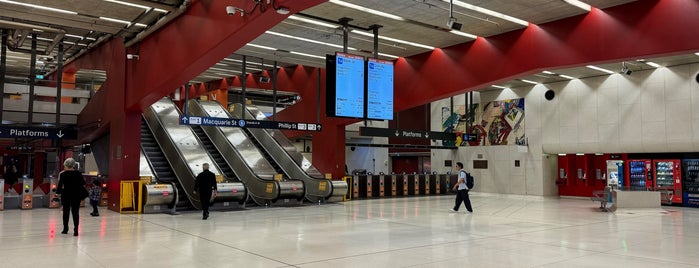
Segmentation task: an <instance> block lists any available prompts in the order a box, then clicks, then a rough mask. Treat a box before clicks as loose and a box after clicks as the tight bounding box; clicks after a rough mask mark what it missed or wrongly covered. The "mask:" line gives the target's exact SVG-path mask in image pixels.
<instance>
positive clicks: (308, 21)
mask: <svg viewBox="0 0 699 268" xmlns="http://www.w3.org/2000/svg"><path fill="white" fill-rule="evenodd" d="M289 18H290V19H292V20H297V21H301V22H305V23H310V24H313V25H318V26H323V27H327V28H331V29H335V28H338V27H340V26H339V25H335V24H330V23H327V22H322V21H317V20H312V19H307V18H303V17H300V16H297V15H291V16H289Z"/></svg>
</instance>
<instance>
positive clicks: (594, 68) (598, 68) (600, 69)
mask: <svg viewBox="0 0 699 268" xmlns="http://www.w3.org/2000/svg"><path fill="white" fill-rule="evenodd" d="M585 67H587V68H590V69H593V70H597V71H600V72H605V73H608V74H615V72H612V71H610V70H607V69H604V68H600V67H597V66H594V65H587V66H585Z"/></svg>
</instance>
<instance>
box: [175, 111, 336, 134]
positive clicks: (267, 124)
mask: <svg viewBox="0 0 699 268" xmlns="http://www.w3.org/2000/svg"><path fill="white" fill-rule="evenodd" d="M180 124H181V125H198V126H215V127H244V128H266V129H282V130H301V131H321V129H322V126H321V124H314V123H299V122H279V121H268V120H251V119H230V118H220V117H206V116H185V115H181V116H180Z"/></svg>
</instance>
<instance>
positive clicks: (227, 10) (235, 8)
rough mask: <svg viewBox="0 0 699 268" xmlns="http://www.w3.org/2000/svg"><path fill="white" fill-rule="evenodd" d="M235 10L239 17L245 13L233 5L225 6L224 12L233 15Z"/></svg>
mask: <svg viewBox="0 0 699 268" xmlns="http://www.w3.org/2000/svg"><path fill="white" fill-rule="evenodd" d="M236 11H237V12H238V13H240V16H241V17H242V16H243V15H245V13H243V10H242V9H240V8H237V7H234V6H226V14H228V16H233V15H235V12H236Z"/></svg>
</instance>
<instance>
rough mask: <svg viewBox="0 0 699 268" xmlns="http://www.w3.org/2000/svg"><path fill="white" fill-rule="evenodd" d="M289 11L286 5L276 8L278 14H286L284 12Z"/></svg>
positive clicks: (287, 12)
mask: <svg viewBox="0 0 699 268" xmlns="http://www.w3.org/2000/svg"><path fill="white" fill-rule="evenodd" d="M290 12H291V10H289V9H288V8H286V7H279V8H277V14H280V15H286V14H289V13H290Z"/></svg>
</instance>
